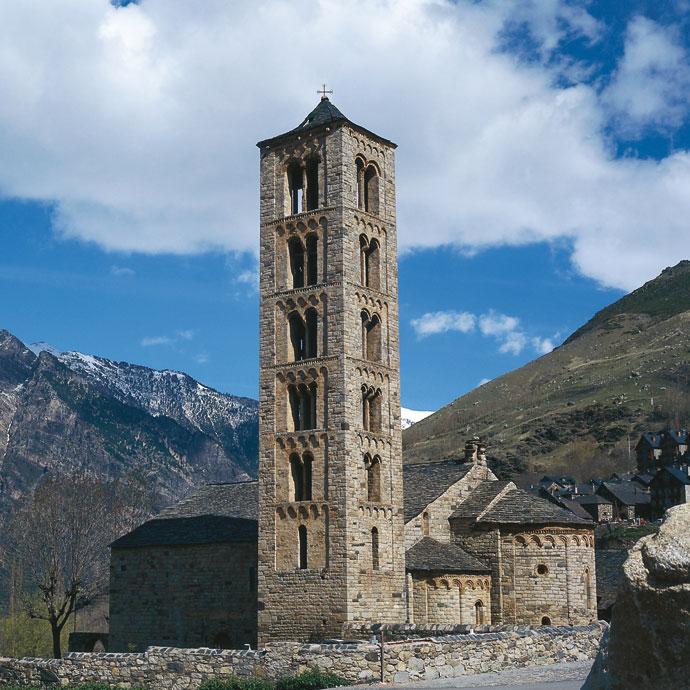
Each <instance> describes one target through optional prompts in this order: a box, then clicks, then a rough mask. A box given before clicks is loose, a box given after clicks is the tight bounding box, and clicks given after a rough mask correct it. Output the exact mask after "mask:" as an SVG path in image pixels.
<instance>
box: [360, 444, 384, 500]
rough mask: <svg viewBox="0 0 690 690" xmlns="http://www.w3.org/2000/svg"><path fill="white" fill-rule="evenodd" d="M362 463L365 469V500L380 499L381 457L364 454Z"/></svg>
mask: <svg viewBox="0 0 690 690" xmlns="http://www.w3.org/2000/svg"><path fill="white" fill-rule="evenodd" d="M364 464H365V466H366V471H367V500H368V501H380V500H381V458H380V457H379V456H378V455H376V456H374V457H373V458H371V457H370V456H369V455H365V456H364Z"/></svg>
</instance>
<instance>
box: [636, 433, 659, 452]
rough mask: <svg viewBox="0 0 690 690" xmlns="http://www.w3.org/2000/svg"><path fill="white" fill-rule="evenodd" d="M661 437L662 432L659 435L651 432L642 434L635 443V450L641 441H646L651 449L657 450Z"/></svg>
mask: <svg viewBox="0 0 690 690" xmlns="http://www.w3.org/2000/svg"><path fill="white" fill-rule="evenodd" d="M662 437H663V432H661V433H652V432H649V431H648V432H646V433H644V434H642V436H641V437H640V440H639V441H638V442H637V445H636V446H635V449H637V446H639V445H640V443H642V441H646V442H647V443H648V444H649V445H650V446H651V447H652V448H658V447H659V445H660V444H661V439H662Z"/></svg>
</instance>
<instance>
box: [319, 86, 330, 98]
mask: <svg viewBox="0 0 690 690" xmlns="http://www.w3.org/2000/svg"><path fill="white" fill-rule="evenodd" d="M316 93H320V94H321V98H322V99H323V98H328V96H326V94H327V93H333V89H329V90H326V85H325V84H321V88H320V89H319V90H318V91H317V92H316Z"/></svg>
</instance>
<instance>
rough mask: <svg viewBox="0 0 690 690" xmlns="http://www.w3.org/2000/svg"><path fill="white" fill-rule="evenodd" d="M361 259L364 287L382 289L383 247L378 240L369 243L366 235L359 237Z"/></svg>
mask: <svg viewBox="0 0 690 690" xmlns="http://www.w3.org/2000/svg"><path fill="white" fill-rule="evenodd" d="M359 257H360V264H361V271H362V285H364V286H365V287H370V288H373V289H374V290H380V289H381V245H380V244H379V241H378V240H376V239H373V240H371V242H370V241H369V239H368V238H367V236H366V235H360V236H359Z"/></svg>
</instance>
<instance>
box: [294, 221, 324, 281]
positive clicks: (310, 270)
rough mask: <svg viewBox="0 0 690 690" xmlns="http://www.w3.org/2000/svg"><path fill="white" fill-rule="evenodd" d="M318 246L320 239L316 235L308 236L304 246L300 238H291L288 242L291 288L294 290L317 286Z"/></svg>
mask: <svg viewBox="0 0 690 690" xmlns="http://www.w3.org/2000/svg"><path fill="white" fill-rule="evenodd" d="M318 245H319V239H318V237H317V236H316V234H315V233H310V234H309V235H307V238H306V241H305V243H304V244H303V243H302V240H301V239H300V238H299V237H291V238H290V239H289V240H288V254H289V258H290V279H291V285H290V287H291V288H292V289H293V290H296V289H298V288H303V287H305V286H309V285H316V283H317V282H318V276H319V267H318Z"/></svg>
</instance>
